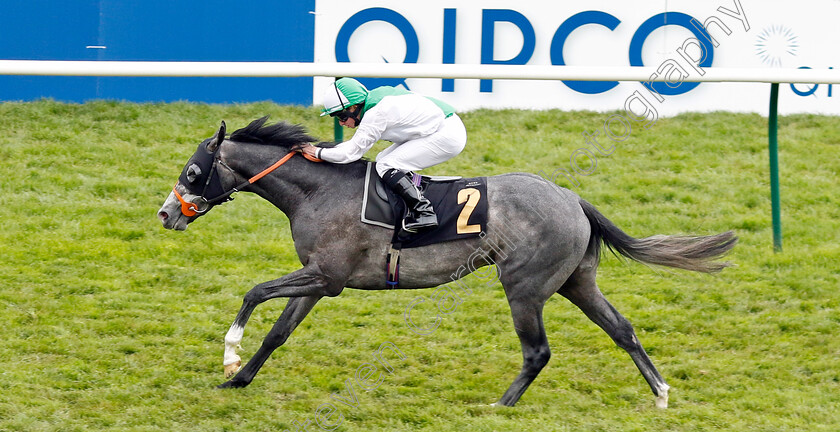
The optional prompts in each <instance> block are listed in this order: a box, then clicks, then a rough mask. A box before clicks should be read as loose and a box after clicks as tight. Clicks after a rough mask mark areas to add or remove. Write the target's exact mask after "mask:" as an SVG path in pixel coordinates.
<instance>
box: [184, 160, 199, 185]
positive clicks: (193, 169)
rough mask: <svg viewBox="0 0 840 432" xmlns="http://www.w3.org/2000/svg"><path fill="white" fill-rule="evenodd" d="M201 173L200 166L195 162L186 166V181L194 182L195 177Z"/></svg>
mask: <svg viewBox="0 0 840 432" xmlns="http://www.w3.org/2000/svg"><path fill="white" fill-rule="evenodd" d="M200 175H201V168H199V167H198V165H196V164H192V165H190V167H189V168H187V181H188V182H190V183H193V182H195V179H196V178H197V177H198V176H200Z"/></svg>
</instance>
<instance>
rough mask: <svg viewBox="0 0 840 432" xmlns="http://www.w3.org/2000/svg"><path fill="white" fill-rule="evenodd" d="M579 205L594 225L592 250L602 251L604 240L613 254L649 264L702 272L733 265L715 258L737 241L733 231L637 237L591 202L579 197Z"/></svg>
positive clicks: (724, 252) (718, 269)
mask: <svg viewBox="0 0 840 432" xmlns="http://www.w3.org/2000/svg"><path fill="white" fill-rule="evenodd" d="M580 206H581V207H582V208H583V213H584V214H585V215H586V218H587V219H589V224H590V225H591V226H592V235H591V237H590V239H589V250H590V251H594V253H596V254H600V250H601V243H602V242H603V244H605V245H606V246H607V247H608V248H609V249H610V251H611V252H612V253H613V254H616V255H618V254H621V255H624V256H625V257H627V258H630V259H632V260H634V261H639V262H643V263H647V264H656V265H661V266H667V267H674V268H680V269H683V270H691V271H698V272H703V273H715V272H719V271H721V270H723V269H724V268H726V267H729V266H730V265H731V264H730V263H729V262H719V261H716V260H718V259H719V258H721V257H723V256H724V255H725V254H726V253H727V252H729V251H730V250H731V249H732V248H733V247H734V246H735V243H737V242H738V237H737V236H735V233H733V232H732V231H727V232H724V233H720V234H715V235H709V236H673V235H655V236H651V237H645V238H640V239H637V238H634V237H631V236H629V235H627V234H626V233H625V232H624V231H622V230H621V229H620V228H618V227H617V226H615V224H613V223H612V222H610V220H609V219H607V218H606V216H604V215H602V214H601V212H599V211H598V210H597V209H595V207H594V206H593V205H592V204H590V203H588V202H586V201H584V200H580Z"/></svg>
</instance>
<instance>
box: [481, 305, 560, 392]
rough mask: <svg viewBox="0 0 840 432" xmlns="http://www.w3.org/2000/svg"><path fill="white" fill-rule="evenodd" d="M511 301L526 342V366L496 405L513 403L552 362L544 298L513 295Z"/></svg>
mask: <svg viewBox="0 0 840 432" xmlns="http://www.w3.org/2000/svg"><path fill="white" fill-rule="evenodd" d="M506 292H509V291H507V290H506ZM508 302H509V303H510V311H511V314H512V315H513V327H514V329H516V334H517V335H518V336H519V342H520V344H521V345H522V358H523V362H522V370H521V371H520V372H519V376H517V377H516V379H515V380H514V381H513V384H511V385H510V387H509V388H508V389H507V391H506V392H505V394H504V395H502V398H501V399H499V401H498V402H496V403H495V404H493V405H504V406H513V405H515V404H516V402H517V401H518V400H519V398H520V397H522V394H523V393H525V390H527V389H528V386H529V385H531V383H532V382H533V381H534V379H535V378H536V377H537V375H538V374H539V373H540V371H541V370H542V368H543V367H544V366H545V365H546V363H548V359H549V358H550V357H551V350H550V349H549V347H548V339H547V338H546V336H545V326H544V325H543V319H542V310H543V305H544V302H540V301H537V300H535V299H532V298H531V299H529V298H515V299H511V298H510V296H508Z"/></svg>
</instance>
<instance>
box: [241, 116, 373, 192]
mask: <svg viewBox="0 0 840 432" xmlns="http://www.w3.org/2000/svg"><path fill="white" fill-rule="evenodd" d="M268 117H269V116H265V117H262V118H258V119H256V120H254V121H252V122H251V123H250V124H249V125H248V126H245V127H244V128H242V129H238V130H235V131H234V132H233V133H231V134H230V137H229V139H230V140H231V141H236V142H243V143H253V144H263V145H271V146H280V147H285V148H286V149H288V150H292V149H293V148H294V147H295V146H296V145H299V144H303V143H315V142H318V139H317V138H315V137H313V136H312V135H309V134H308V133H307V132H306V129H305V128H304V127H303V125H300V124H291V123H287V122H285V121H280V122H278V123H274V124H270V125H266V124H265V123H266V122H267V121H268ZM338 144H339V143H332V142H321V143H318V147H324V148H329V147H335V146H336V145H338ZM367 162H368V159H366V158H362V159H359V160H357V161H354V162H350V163H349V164H343V165H340V164H331V163H328V164H326V165H330V166H331V167H333V168H334V169H336V170H337V171H340V172H344V173H348V174H350V175H351V176H352V177H362V176H364V167H365V164H366V163H367Z"/></svg>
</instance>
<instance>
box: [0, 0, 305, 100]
mask: <svg viewBox="0 0 840 432" xmlns="http://www.w3.org/2000/svg"><path fill="white" fill-rule="evenodd" d="M5 3H6V4H5V5H4V6H3V8H2V9H0V14H2V22H3V23H4V25H3V26H0V58H2V59H15V60H135V61H139V60H146V61H299V62H311V61H313V51H314V49H313V43H314V32H315V16H314V14H313V12H314V10H315V1H314V0H303V1H276V0H275V1H271V0H251V1H248V2H241V3H239V2H237V3H236V4H234V3H233V2H227V1H220V0H205V1H195V0H165V1H164V0H146V1H143V2H127V1H119V0H75V1H72V2H56V1H48V0H33V1H28V2H5ZM42 97H47V98H54V99H58V100H62V101H75V102H82V101H85V100H90V99H118V100H131V101H138V102H157V101H176V100H189V101H199V102H210V103H215V102H248V101H262V100H271V101H275V102H277V103H285V104H305V105H308V104H310V103H311V99H312V78H308V77H307V78H123V77H99V78H97V77H29V76H21V77H18V76H0V99H2V100H33V99H38V98H42Z"/></svg>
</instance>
